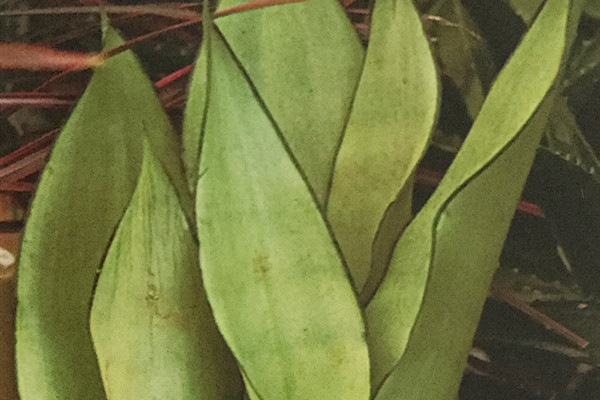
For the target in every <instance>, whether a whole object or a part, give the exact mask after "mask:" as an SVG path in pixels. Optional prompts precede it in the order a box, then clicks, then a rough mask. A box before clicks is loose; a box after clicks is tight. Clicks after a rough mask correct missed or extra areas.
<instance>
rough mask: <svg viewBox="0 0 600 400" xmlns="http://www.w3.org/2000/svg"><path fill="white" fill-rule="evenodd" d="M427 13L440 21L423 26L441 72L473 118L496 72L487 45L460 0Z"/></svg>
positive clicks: (449, 2)
mask: <svg viewBox="0 0 600 400" xmlns="http://www.w3.org/2000/svg"><path fill="white" fill-rule="evenodd" d="M428 13H429V14H433V15H434V16H435V17H440V18H443V19H442V20H432V21H427V23H426V24H425V26H426V31H427V32H428V33H429V35H430V36H431V37H433V38H435V41H433V43H432V47H433V50H434V54H435V56H436V60H437V61H438V64H439V67H440V70H441V71H442V73H443V74H444V75H446V76H447V77H448V78H450V79H451V80H452V82H453V83H454V84H455V85H456V87H457V89H458V90H459V92H460V94H461V95H462V97H463V99H464V101H465V106H466V107H467V111H468V112H469V115H470V116H471V118H473V119H475V117H476V116H477V114H478V113H479V110H480V109H481V105H482V104H483V101H484V99H485V95H486V92H487V90H488V88H489V86H490V85H491V80H492V78H493V77H494V74H495V71H496V69H495V66H494V65H493V57H492V55H491V53H490V51H489V48H488V45H487V43H486V41H485V40H484V39H483V38H482V37H480V36H479V32H478V29H477V25H476V24H475V22H474V21H473V20H472V19H471V18H470V16H469V13H468V11H467V10H466V9H465V7H464V6H463V5H462V2H461V0H451V1H444V2H441V3H440V4H439V7H436V9H435V10H432V9H430V10H428ZM444 21H445V22H444ZM448 23H450V24H451V25H449V24H448ZM447 134H449V135H451V134H456V132H447Z"/></svg>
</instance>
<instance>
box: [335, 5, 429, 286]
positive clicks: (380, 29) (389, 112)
mask: <svg viewBox="0 0 600 400" xmlns="http://www.w3.org/2000/svg"><path fill="white" fill-rule="evenodd" d="M437 94H438V80H437V73H436V68H435V64H434V62H433V58H432V56H431V51H430V49H429V44H428V39H427V37H426V36H425V33H424V32H423V27H422V26H421V21H420V19H419V14H418V13H417V11H416V10H415V8H414V6H413V4H412V2H411V1H410V0H379V1H378V2H377V3H376V5H375V10H374V14H373V26H372V33H371V38H370V41H369V48H368V52H367V57H366V60H365V66H364V70H363V74H362V77H361V80H360V83H359V86H358V91H357V93H356V98H355V100H354V105H353V108H352V113H351V114H350V118H349V121H348V126H347V128H346V132H345V134H344V138H343V141H342V144H341V147H340V150H339V153H338V155H337V159H336V163H335V169H334V173H333V180H332V187H331V194H330V197H329V201H328V203H327V216H328V218H329V220H330V221H331V224H332V227H333V230H334V232H335V236H336V238H337V240H338V241H339V243H340V247H341V249H342V252H343V254H344V257H345V259H346V261H347V262H348V266H349V268H350V272H351V273H352V277H353V278H354V284H355V287H356V289H357V290H358V291H360V290H361V289H362V288H363V286H364V284H365V281H366V280H367V277H368V275H369V272H370V270H371V264H372V260H373V258H375V257H376V255H375V254H374V250H373V245H374V241H375V237H376V234H377V231H378V229H379V227H380V221H381V220H382V219H383V216H384V213H385V212H386V209H388V207H391V209H390V210H389V211H388V215H387V218H391V220H392V221H391V222H388V224H389V225H390V228H392V229H391V230H390V231H389V232H386V235H378V240H380V241H386V242H387V245H386V246H385V247H386V248H385V249H383V250H384V251H385V252H387V253H388V257H389V253H390V251H391V247H392V246H393V245H394V243H395V242H396V240H397V238H398V235H399V234H400V232H401V230H402V229H403V228H404V227H405V225H406V224H407V223H408V222H409V220H410V217H411V213H410V210H411V204H412V202H411V197H412V190H408V191H407V192H408V193H406V195H405V196H402V199H401V201H399V202H395V203H394V200H395V199H396V198H397V197H398V194H399V192H400V191H401V190H402V188H403V187H405V186H407V187H410V188H411V189H412V183H411V182H410V181H411V180H412V173H413V171H414V169H415V166H416V164H417V162H418V161H419V159H420V158H421V156H422V154H423V152H424V151H425V148H426V146H427V144H428V142H429V136H430V133H431V130H432V128H433V124H434V122H435V116H436V110H437ZM382 236H383V237H382ZM385 236H387V237H385ZM388 257H383V258H382V260H381V261H382V262H380V263H379V265H374V266H373V268H374V269H375V270H374V271H373V279H372V282H371V284H370V285H369V288H368V289H367V292H370V293H372V292H373V290H374V289H375V288H376V287H377V285H378V283H379V281H380V279H381V278H382V276H383V270H384V269H385V267H386V266H387V262H385V261H388V260H389V258H388ZM366 297H367V298H368V297H369V296H366Z"/></svg>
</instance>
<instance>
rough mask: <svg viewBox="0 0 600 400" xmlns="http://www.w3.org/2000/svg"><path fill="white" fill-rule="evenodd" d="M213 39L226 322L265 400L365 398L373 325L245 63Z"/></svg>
mask: <svg viewBox="0 0 600 400" xmlns="http://www.w3.org/2000/svg"><path fill="white" fill-rule="evenodd" d="M211 40H212V41H211V46H212V47H211V85H210V88H211V89H210V94H209V99H210V105H209V108H208V115H207V121H206V129H205V136H204V138H203V148H202V157H201V160H200V172H201V174H202V178H201V179H200V180H199V182H198V188H197V218H198V232H199V238H200V243H201V246H200V265H201V268H202V271H203V277H204V284H205V287H206V292H207V295H208V299H209V301H210V304H211V307H212V309H213V312H214V315H215V320H216V321H217V325H218V326H219V329H220V330H221V333H222V334H223V336H224V337H225V340H226V341H227V343H228V345H229V347H230V348H231V349H232V351H233V353H234V355H235V357H236V359H237V360H238V362H239V363H240V366H241V369H242V371H243V372H244V374H245V377H246V378H247V380H248V382H250V385H251V390H249V394H250V395H251V396H252V397H253V398H255V399H256V398H260V399H263V400H267V399H289V400H292V399H293V400H295V399H306V400H309V399H310V400H313V399H344V400H351V399H367V398H368V396H369V360H368V353H367V346H366V343H365V340H364V327H363V321H362V317H361V313H360V309H359V307H358V305H357V302H356V298H355V296H354V292H353V290H352V287H351V285H350V283H349V281H348V278H347V275H346V273H345V269H344V266H343V264H342V261H341V259H340V256H339V254H338V252H337V251H336V248H335V246H334V244H333V241H332V238H331V236H330V232H329V231H328V229H327V226H326V224H325V222H324V220H323V216H322V214H321V212H320V211H319V207H318V206H317V204H316V203H315V199H314V197H313V196H312V195H311V192H310V191H309V189H308V187H307V183H306V181H305V179H304V178H303V176H302V175H301V173H300V172H299V171H298V169H297V167H296V164H295V162H294V159H293V158H292V156H291V155H290V152H289V149H288V147H287V144H286V143H285V142H284V141H283V138H282V136H281V134H280V132H279V131H278V129H277V127H276V126H275V125H274V124H273V121H272V120H270V119H269V117H268V115H267V114H266V112H265V109H264V104H262V102H261V101H260V98H259V97H258V96H257V94H256V92H254V89H253V88H252V87H251V85H250V83H249V81H248V80H247V78H246V76H245V75H244V73H243V71H242V70H241V69H240V67H239V64H238V63H237V60H235V59H234V58H233V54H232V53H231V52H230V51H229V49H228V48H227V46H226V44H225V43H224V42H223V39H222V38H221V36H218V34H215V35H214V36H213V37H212V39H211Z"/></svg>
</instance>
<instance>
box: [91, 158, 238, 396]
mask: <svg viewBox="0 0 600 400" xmlns="http://www.w3.org/2000/svg"><path fill="white" fill-rule="evenodd" d="M90 327H91V333H92V338H93V343H94V347H95V349H96V354H97V356H98V362H99V365H100V370H101V373H102V378H103V381H104V387H105V388H106V394H107V397H108V399H109V400H123V399H131V400H133V399H141V398H143V399H154V398H156V399H182V400H185V399H207V400H208V399H211V400H213V399H214V400H217V399H223V400H230V399H241V397H242V388H243V386H242V384H241V379H240V377H239V372H238V369H237V365H236V363H235V361H234V359H233V358H232V357H231V356H230V354H229V352H228V349H227V347H226V346H225V343H224V342H223V340H222V338H221V337H220V335H219V333H218V331H217V327H216V326H215V324H214V320H213V319H212V314H211V311H210V308H209V306H208V302H207V300H206V297H205V295H204V290H203V288H202V280H201V276H200V269H199V267H198V247H197V244H196V242H195V241H194V239H193V236H192V233H191V231H190V229H189V225H188V222H187V220H186V218H185V215H184V213H183V211H182V210H181V206H180V204H179V200H178V198H177V194H176V193H175V191H174V190H173V187H172V186H171V184H170V183H169V180H168V178H167V176H166V175H165V174H164V172H163V170H162V168H161V166H160V165H159V163H158V162H157V161H156V159H155V157H154V155H153V154H152V152H151V151H150V150H149V149H148V148H146V149H145V152H144V159H143V163H142V172H141V175H140V178H139V182H138V184H137V188H136V190H135V192H134V194H133V198H132V200H131V203H130V205H129V207H128V209H127V212H126V213H125V216H124V217H123V220H122V221H121V223H120V224H119V229H118V230H117V233H116V236H115V239H114V240H113V242H112V243H111V246H110V249H109V251H108V254H107V257H106V261H105V262H104V265H103V268H102V271H101V273H100V277H99V279H98V284H97V287H96V291H95V294H94V301H93V305H92V309H91V316H90Z"/></svg>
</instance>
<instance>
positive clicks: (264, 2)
mask: <svg viewBox="0 0 600 400" xmlns="http://www.w3.org/2000/svg"><path fill="white" fill-rule="evenodd" d="M303 1H306V0H253V1H249V2H246V3H242V4H238V5H235V6H233V7H230V8H226V9H224V10H220V11H217V12H215V13H214V16H213V17H214V18H219V17H225V16H227V15H231V14H237V13H240V12H244V11H250V10H258V9H260V8H265V7H270V6H277V5H282V4H291V3H300V2H303ZM199 22H202V17H196V18H193V19H190V20H188V21H185V22H181V23H179V24H175V25H171V26H168V27H166V28H163V29H160V30H158V31H154V32H150V33H147V34H145V35H141V36H138V37H135V38H133V39H131V40H128V41H127V42H126V43H124V44H122V45H120V46H117V47H113V48H112V49H108V50H106V51H104V52H102V53H100V54H99V56H100V57H101V58H104V59H105V58H108V57H112V56H114V55H117V54H119V53H121V52H123V51H125V50H127V49H129V47H131V45H132V44H135V43H139V42H142V41H144V40H148V39H152V38H154V37H157V36H159V35H162V34H163V33H166V32H171V31H174V30H177V29H181V28H185V27H187V26H190V25H194V24H197V23H199Z"/></svg>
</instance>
